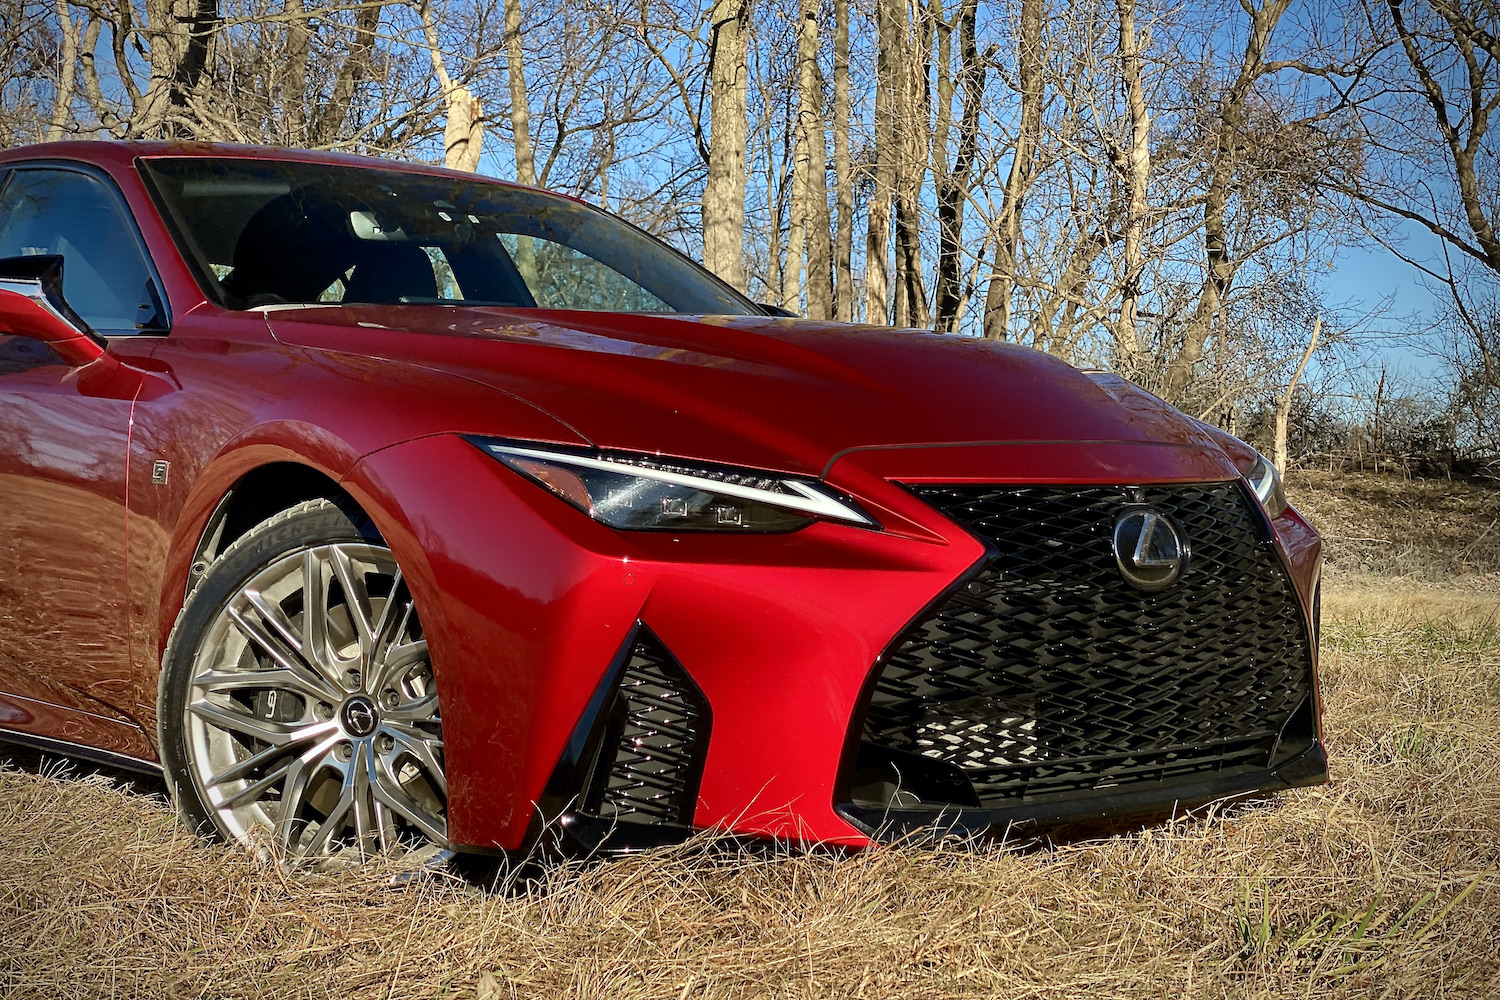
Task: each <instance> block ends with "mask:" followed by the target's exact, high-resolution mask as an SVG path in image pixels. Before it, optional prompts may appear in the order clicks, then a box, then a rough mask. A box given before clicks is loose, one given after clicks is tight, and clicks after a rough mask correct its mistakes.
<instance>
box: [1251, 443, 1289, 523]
mask: <svg viewBox="0 0 1500 1000" xmlns="http://www.w3.org/2000/svg"><path fill="white" fill-rule="evenodd" d="M1245 481H1246V482H1248V483H1249V484H1250V488H1251V489H1252V490H1254V491H1255V499H1257V500H1259V501H1260V505H1261V506H1262V507H1264V508H1265V509H1266V514H1267V515H1269V516H1270V517H1272V518H1277V517H1280V516H1281V515H1282V514H1283V513H1284V512H1285V511H1286V506H1287V504H1286V490H1284V489H1283V488H1282V485H1281V473H1279V472H1277V471H1276V466H1275V465H1272V464H1271V460H1270V459H1268V458H1266V456H1264V455H1262V454H1261V453H1260V452H1256V453H1255V464H1254V465H1253V466H1251V467H1250V471H1249V472H1246V473H1245Z"/></svg>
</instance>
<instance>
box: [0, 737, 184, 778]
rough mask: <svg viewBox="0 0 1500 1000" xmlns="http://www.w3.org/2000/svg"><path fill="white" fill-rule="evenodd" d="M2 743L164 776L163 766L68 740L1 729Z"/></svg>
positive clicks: (140, 772) (138, 772) (139, 772)
mask: <svg viewBox="0 0 1500 1000" xmlns="http://www.w3.org/2000/svg"><path fill="white" fill-rule="evenodd" d="M0 743H15V744H18V745H20V746H24V747H30V748H31V749H32V750H41V751H43V752H46V753H55V754H58V755H60V756H63V757H76V758H77V759H79V760H86V761H88V762H90V763H92V764H103V765H104V766H106V767H116V768H119V769H120V770H122V771H134V772H135V773H137V774H145V775H150V776H152V777H156V778H160V777H161V776H162V770H161V765H160V764H155V763H152V762H151V761H149V760H141V759H139V758H137V757H129V756H126V755H125V754H122V753H115V752H114V751H112V750H100V749H99V748H97V747H86V746H83V745H82V744H80V743H70V742H68V741H67V740H58V739H53V738H52V737H50V736H37V735H36V734H35V733H21V732H17V731H16V730H14V729H0Z"/></svg>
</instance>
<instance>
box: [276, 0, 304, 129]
mask: <svg viewBox="0 0 1500 1000" xmlns="http://www.w3.org/2000/svg"><path fill="white" fill-rule="evenodd" d="M285 9H286V14H287V16H288V18H289V20H288V21H287V23H286V67H285V68H284V69H283V70H282V76H281V115H282V122H283V125H282V131H283V134H284V135H285V136H286V141H287V142H288V143H289V144H290V145H294V146H298V145H302V144H304V143H305V142H306V141H307V139H306V135H305V133H306V130H307V113H306V112H307V62H308V57H309V56H310V55H311V44H310V42H311V39H310V38H309V36H308V31H307V5H306V3H305V0H286V8H285Z"/></svg>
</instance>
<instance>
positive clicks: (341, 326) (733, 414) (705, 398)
mask: <svg viewBox="0 0 1500 1000" xmlns="http://www.w3.org/2000/svg"><path fill="white" fill-rule="evenodd" d="M267 320H268V322H269V324H270V326H271V329H272V332H273V333H274V335H275V336H276V338H277V339H278V340H279V341H281V342H282V343H284V344H287V345H291V346H299V347H306V348H313V349H318V350H324V351H334V352H343V353H349V354H354V355H359V356H362V357H366V358H375V359H384V360H388V361H391V362H397V363H403V364H412V365H419V366H422V367H425V368H432V369H438V370H441V371H445V372H449V373H451V374H453V375H455V376H459V377H463V378H467V379H472V380H475V381H478V382H481V383H484V384H486V385H489V386H492V387H494V388H495V389H498V390H500V391H503V392H506V393H509V394H512V395H514V396H517V397H520V398H522V399H524V400H526V401H527V402H529V403H531V404H533V405H535V406H538V407H540V408H542V409H544V410H546V411H547V412H548V413H550V414H551V415H552V416H554V417H555V418H556V419H557V420H559V421H561V422H562V423H564V424H566V425H568V426H569V427H570V428H572V429H573V430H574V432H575V433H576V434H577V435H578V436H579V437H580V438H582V439H584V440H587V441H588V442H590V443H592V444H594V445H596V446H598V447H601V448H615V449H622V450H628V451H642V452H660V453H665V454H675V455H679V456H682V457H686V458H700V459H708V460H713V461H719V462H729V463H734V464H740V465H748V466H756V467H760V468H768V469H780V470H783V471H788V472H796V473H802V474H809V475H819V474H822V473H823V472H824V471H825V470H826V468H827V467H828V466H829V465H830V464H831V462H832V461H833V460H834V459H835V458H836V457H837V456H839V455H840V454H843V453H846V452H848V451H850V450H852V449H860V448H891V447H893V446H903V445H906V446H930V445H938V444H973V443H981V442H994V443H1019V442H1038V443H1040V442H1048V443H1052V442H1056V443H1079V442H1116V441H1117V442H1156V443H1166V444H1180V445H1189V446H1196V447H1201V448H1206V449H1210V450H1212V451H1214V452H1218V451H1219V449H1218V445H1217V443H1216V442H1215V440H1214V439H1213V437H1212V436H1211V435H1210V434H1209V432H1208V430H1207V428H1205V427H1203V425H1201V424H1198V423H1197V422H1196V421H1193V420H1191V419H1189V418H1188V417H1186V416H1184V415H1183V414H1181V413H1179V412H1178V411H1177V410H1175V409H1173V408H1171V407H1169V406H1167V405H1166V404H1165V403H1163V402H1161V401H1160V400H1157V399H1156V398H1155V397H1153V396H1150V395H1149V394H1147V393H1144V392H1142V391H1140V390H1138V389H1135V388H1134V387H1133V386H1131V385H1130V384H1129V383H1128V382H1125V381H1124V380H1123V379H1119V378H1116V377H1103V378H1100V377H1091V376H1089V375H1086V374H1084V373H1083V372H1080V371H1079V370H1077V369H1075V368H1073V367H1072V366H1070V365H1068V364H1066V363H1064V362H1062V361H1060V360H1058V359H1057V358H1054V357H1052V356H1050V355H1048V354H1044V353H1041V352H1039V351H1034V350H1031V349H1029V348H1024V347H1019V346H1016V345H1012V344H1003V343H995V342H992V341H985V340H978V339H974V338H968V337H959V336H954V335H939V334H933V333H924V332H920V331H915V330H893V329H889V328H885V327H872V326H857V325H849V324H838V323H823V322H816V321H810V320H794V319H785V320H783V319H773V318H767V317H758V316H756V317H751V316H659V315H627V314H618V313H593V312H576V311H566V312H565V311H552V310H506V309H499V308H477V307H447V306H324V307H299V308H280V309H272V310H269V311H268V312H267ZM456 429H457V430H468V431H473V432H476V433H504V429H503V428H496V427H492V426H488V425H487V424H486V423H485V421H484V418H483V415H482V414H476V415H475V422H474V425H473V426H472V427H469V428H456Z"/></svg>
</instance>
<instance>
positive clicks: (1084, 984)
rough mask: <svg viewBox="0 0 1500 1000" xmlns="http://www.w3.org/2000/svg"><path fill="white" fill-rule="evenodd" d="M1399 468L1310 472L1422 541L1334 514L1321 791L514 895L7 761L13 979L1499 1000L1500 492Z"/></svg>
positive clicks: (1355, 509) (80, 990) (663, 871)
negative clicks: (1402, 475)
mask: <svg viewBox="0 0 1500 1000" xmlns="http://www.w3.org/2000/svg"><path fill="white" fill-rule="evenodd" d="M1387 485H1389V484H1383V483H1380V482H1375V481H1372V482H1369V483H1361V482H1360V481H1358V480H1355V481H1353V482H1352V483H1348V484H1341V483H1339V482H1338V481H1336V480H1333V479H1328V478H1326V477H1325V478H1324V479H1323V480H1321V481H1317V482H1313V481H1310V480H1301V481H1298V480H1294V482H1293V489H1294V493H1293V495H1294V499H1302V500H1303V501H1304V506H1306V507H1307V508H1308V509H1309V511H1310V512H1311V513H1312V516H1313V518H1314V520H1315V521H1318V522H1319V523H1321V524H1323V525H1324V526H1325V528H1329V527H1330V526H1335V527H1336V528H1337V530H1330V533H1331V534H1348V535H1351V536H1359V537H1365V538H1376V537H1383V538H1386V539H1387V542H1388V544H1389V545H1393V546H1395V545H1399V546H1401V547H1402V551H1403V552H1404V555H1401V559H1404V560H1405V562H1399V561H1389V562H1387V563H1385V564H1379V562H1378V556H1379V550H1380V549H1381V548H1382V546H1379V545H1377V544H1375V543H1369V546H1370V547H1369V550H1368V551H1370V552H1375V553H1376V555H1375V556H1370V557H1368V559H1367V557H1366V555H1363V554H1361V551H1363V550H1353V551H1342V550H1340V549H1338V548H1337V546H1339V545H1340V544H1345V545H1349V544H1353V543H1341V542H1340V541H1339V540H1338V539H1335V540H1334V545H1335V549H1334V552H1333V554H1332V559H1331V565H1332V566H1333V567H1334V575H1333V579H1332V580H1331V581H1330V584H1329V591H1328V594H1327V596H1326V600H1325V603H1326V609H1325V633H1324V639H1325V641H1324V659H1323V671H1324V691H1325V695H1326V701H1327V715H1326V726H1327V732H1328V738H1329V746H1330V750H1331V753H1332V756H1333V760H1334V765H1333V772H1334V773H1333V782H1332V784H1330V785H1328V786H1326V787H1323V788H1317V789H1303V790H1299V791H1296V792H1292V793H1287V794H1284V795H1281V796H1278V797H1275V798H1272V799H1270V800H1268V801H1265V802H1260V803H1255V804H1241V805H1237V806H1233V807H1229V808H1226V809H1224V810H1221V811H1219V812H1218V813H1216V814H1213V815H1210V816H1207V817H1201V818H1194V819H1186V820H1182V821H1178V822H1176V823H1173V824H1169V825H1165V826H1157V827H1153V828H1150V829H1147V830H1145V831H1141V832H1136V833H1133V834H1129V835H1122V836H1118V837H1113V838H1109V839H1103V840H1094V841H1088V842H1082V843H1074V844H1071V845H1067V846H1062V847H1052V848H1045V849H1044V848H1038V847H1023V846H1019V845H1015V846H1011V847H997V848H990V849H986V850H982V851H934V850H921V849H916V848H887V849H879V850H872V851H868V852H865V853H863V854H859V855H855V856H851V857H846V858H837V857H833V856H830V855H827V854H822V853H816V852H814V853H804V852H798V851H790V850H783V851H781V852H779V853H771V854H767V853H763V852H735V851H733V850H726V849H724V846H723V845H714V844H710V843H707V842H705V843H691V844H688V845H686V846H684V847H681V848H678V849H674V850H670V851H663V852H659V853H653V854H648V855H645V856H640V857H635V858H631V859H627V860H623V861H617V862H610V863H606V864H600V865H594V866H590V867H558V868H554V869H552V870H550V871H548V872H546V873H545V876H544V879H543V881H542V882H540V883H535V884H531V885H529V886H526V887H524V888H522V889H518V890H516V891H514V892H512V893H510V894H503V893H481V892H479V891H477V890H476V889H474V888H472V887H470V886H468V885H466V884H463V883H459V882H456V881H453V880H450V879H447V878H440V877H432V876H424V877H422V878H419V879H416V880H411V881H406V882H404V883H393V882H392V880H391V878H390V874H391V873H390V872H388V871H368V872H357V873H345V874H339V875H321V876H306V877H291V876H288V875H286V874H284V873H283V872H281V871H280V870H279V869H276V868H274V867H270V866H266V865H262V864H258V863H256V862H254V861H253V860H251V859H249V858H247V857H245V856H243V855H242V854H240V853H238V852H235V851H232V850H228V849H224V848H205V847H202V846H199V845H198V844H196V843H195V842H194V841H193V840H192V839H191V838H190V837H188V836H186V835H185V834H184V832H183V831H182V830H181V828H180V827H179V826H178V825H177V823H176V822H175V821H174V819H173V817H172V814H171V813H170V812H169V810H168V808H167V806H166V805H165V804H164V802H163V801H162V800H161V799H160V798H159V797H156V796H153V795H151V794H147V793H143V792H142V791H140V790H130V789H122V788H121V787H119V786H118V785H116V784H114V783H112V782H111V781H110V780H108V779H107V778H104V777H87V776H80V775H79V774H77V773H75V774H73V775H57V774H54V773H50V772H48V771H47V770H46V769H45V768H41V769H38V768H37V767H35V766H33V767H31V768H29V769H10V770H4V771H0V940H3V941H4V942H5V945H4V947H3V948H0V995H4V996H8V997H9V996H15V997H48V998H53V997H102V996H122V997H155V996H174V997H175V996H180V997H245V998H250V997H255V998H270V997H277V998H280V997H287V998H292V997H324V996H341V997H342V996H348V997H359V998H387V997H413V998H415V997H468V998H480V1000H489V998H509V997H549V998H550V997H639V998H652V1000H658V998H661V1000H666V998H686V997H788V998H790V997H797V998H808V997H837V998H848V997H912V998H937V997H1008V998H1009V997H1048V998H1053V997H1088V998H1096V997H1097V998H1109V997H1194V998H1197V997H1272V996H1274V997H1291V996H1331V997H1387V996H1389V997H1406V996H1423V997H1429V996H1430V997H1494V996H1500V613H1497V607H1500V593H1497V592H1496V591H1497V590H1500V588H1497V587H1496V586H1494V577H1493V575H1489V576H1487V575H1486V574H1493V572H1494V570H1495V569H1496V568H1500V561H1494V562H1490V563H1485V562H1484V561H1483V558H1484V557H1476V556H1475V552H1478V551H1481V550H1482V549H1483V547H1484V546H1485V545H1486V544H1487V542H1486V540H1485V539H1484V538H1482V537H1480V531H1481V529H1482V528H1483V526H1484V524H1486V523H1488V522H1489V520H1490V518H1491V517H1494V516H1496V515H1500V509H1495V510H1493V511H1492V510H1491V508H1495V507H1500V496H1497V495H1496V494H1495V493H1493V492H1488V491H1478V492H1477V493H1476V494H1475V495H1474V496H1473V497H1469V498H1468V499H1466V500H1464V501H1463V502H1462V503H1459V502H1458V501H1441V502H1440V501H1439V499H1437V498H1436V494H1435V495H1434V497H1429V498H1428V499H1427V501H1425V502H1426V507H1425V509H1426V510H1428V511H1432V510H1434V509H1438V508H1439V507H1441V503H1443V502H1452V503H1454V504H1456V505H1457V507H1459V508H1461V509H1460V510H1459V511H1458V512H1457V513H1454V514H1453V515H1452V517H1453V520H1454V524H1455V525H1457V526H1456V527H1453V528H1452V533H1453V537H1452V538H1448V537H1447V536H1446V535H1444V536H1443V538H1442V539H1439V540H1438V541H1427V542H1423V543H1422V544H1413V543H1412V542H1411V533H1410V531H1409V530H1408V531H1406V532H1403V531H1402V530H1401V526H1400V524H1397V523H1395V518H1396V517H1397V516H1398V515H1395V514H1392V513H1390V510H1389V508H1390V507H1391V502H1390V498H1389V497H1387V498H1384V499H1382V498H1381V497H1380V496H1379V495H1378V494H1379V492H1380V490H1381V489H1383V488H1385V486H1387ZM1346 488H1347V490H1348V494H1347V496H1344V497H1343V498H1342V500H1343V502H1340V500H1341V493H1343V492H1344V491H1345V489H1346ZM1371 491H1373V493H1374V494H1375V495H1373V496H1366V495H1364V494H1365V493H1370V492H1371ZM1398 495H1399V494H1398ZM1441 496H1443V497H1449V496H1450V494H1449V493H1446V492H1444V493H1442V494H1441ZM1434 505H1437V506H1434ZM1325 508H1326V510H1327V511H1333V512H1336V513H1334V514H1333V515H1332V516H1328V515H1326V514H1325ZM1382 508H1386V513H1385V514H1384V515H1382V514H1381V509H1382ZM1416 509H1421V508H1414V510H1416ZM1444 516H1447V514H1444ZM1420 520H1421V519H1420V517H1419V516H1418V515H1417V514H1416V513H1413V515H1412V522H1413V524H1415V523H1417V522H1418V521H1420ZM1375 529H1382V530H1383V531H1384V532H1385V534H1382V535H1377V534H1376V532H1375ZM1444 530H1445V531H1447V530H1448V529H1444ZM1476 537H1480V540H1479V544H1478V545H1475V546H1474V548H1473V549H1472V550H1471V551H1470V552H1466V553H1461V550H1462V548H1463V547H1464V546H1466V545H1468V544H1469V543H1470V542H1472V541H1473V540H1474V539H1475V538H1476ZM1496 551H1500V547H1497V550H1496ZM1395 554H1396V553H1394V552H1393V553H1388V555H1395ZM1372 571H1376V572H1379V573H1381V574H1383V575H1372Z"/></svg>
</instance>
